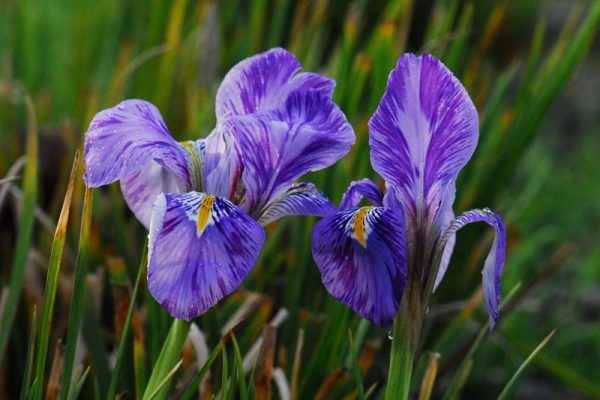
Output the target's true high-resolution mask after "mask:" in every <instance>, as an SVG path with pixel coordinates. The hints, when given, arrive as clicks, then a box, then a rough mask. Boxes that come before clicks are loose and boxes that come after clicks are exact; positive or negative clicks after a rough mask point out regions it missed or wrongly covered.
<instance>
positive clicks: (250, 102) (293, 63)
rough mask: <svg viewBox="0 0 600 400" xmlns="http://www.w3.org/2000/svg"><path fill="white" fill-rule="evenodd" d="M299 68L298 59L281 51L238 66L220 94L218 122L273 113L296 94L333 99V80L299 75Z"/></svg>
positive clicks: (270, 51)
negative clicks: (316, 94) (318, 94)
mask: <svg viewBox="0 0 600 400" xmlns="http://www.w3.org/2000/svg"><path fill="white" fill-rule="evenodd" d="M300 69H301V66H300V62H298V60H297V59H296V57H294V55H293V54H292V53H290V52H288V51H287V50H284V49H281V48H274V49H271V50H268V51H266V52H264V53H261V54H257V55H255V56H252V57H249V58H246V59H245V60H243V61H241V62H240V63H238V64H236V65H235V66H234V67H233V68H231V70H230V71H229V72H228V73H227V75H225V78H224V79H223V82H222V83H221V86H220V87H219V90H218V91H217V100H216V114H217V119H218V120H220V121H223V120H225V119H226V118H228V117H231V116H239V115H248V114H255V113H259V112H265V111H270V110H274V109H276V108H279V107H280V105H281V104H283V103H284V102H285V100H286V99H287V97H288V96H289V95H290V94H291V93H292V92H296V91H297V92H301V93H304V92H306V91H308V90H317V91H319V92H322V93H323V94H325V95H327V96H328V97H329V98H331V94H332V92H333V87H334V86H335V83H334V82H333V81H332V80H331V79H329V78H326V77H324V76H321V75H318V74H314V73H299V74H296V73H297V72H298V71H299V70H300Z"/></svg>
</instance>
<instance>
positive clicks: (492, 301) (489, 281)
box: [441, 208, 506, 327]
mask: <svg viewBox="0 0 600 400" xmlns="http://www.w3.org/2000/svg"><path fill="white" fill-rule="evenodd" d="M473 222H485V223H486V224H488V225H490V226H491V227H493V228H494V229H495V236H494V243H493V244H492V247H491V249H490V252H489V254H488V256H487V258H486V259H485V263H484V266H483V271H482V275H483V295H484V297H485V301H486V303H487V308H488V312H489V314H490V325H491V326H492V327H493V326H494V325H495V323H496V321H497V320H498V311H499V307H500V300H501V297H502V293H501V290H500V275H501V274H502V269H503V268H504V257H505V253H506V229H505V227H504V221H502V218H501V217H500V216H499V215H498V214H496V213H494V212H493V211H490V210H489V209H485V208H484V209H483V210H479V209H475V210H471V211H467V212H465V213H463V214H462V215H461V216H459V217H458V218H456V219H455V220H454V221H452V223H450V226H449V227H448V229H447V230H446V232H445V233H444V237H443V239H442V242H441V243H442V245H444V244H445V243H447V242H448V241H450V240H452V239H451V238H452V237H454V235H455V234H456V232H458V230H460V229H461V228H462V227H464V226H465V225H468V224H471V223H473ZM442 250H445V249H442Z"/></svg>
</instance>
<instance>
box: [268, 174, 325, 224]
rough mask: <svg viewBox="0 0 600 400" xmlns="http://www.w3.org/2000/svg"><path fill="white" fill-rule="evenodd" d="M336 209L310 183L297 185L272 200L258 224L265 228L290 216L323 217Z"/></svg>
mask: <svg viewBox="0 0 600 400" xmlns="http://www.w3.org/2000/svg"><path fill="white" fill-rule="evenodd" d="M336 211H337V208H336V207H335V206H334V205H333V204H331V202H330V201H329V199H328V198H327V197H325V195H324V194H323V193H322V192H321V191H320V190H319V189H317V187H316V186H315V185H313V184H312V183H297V184H295V185H292V186H290V187H289V189H288V190H286V191H285V192H284V193H283V194H282V195H281V196H279V197H278V198H276V199H275V200H273V201H272V202H271V203H270V204H269V205H268V206H267V207H266V208H265V209H264V210H263V211H262V213H261V214H260V217H259V218H258V222H259V223H260V224H261V225H262V226H266V225H268V224H270V223H271V222H274V221H276V220H278V219H279V218H282V217H286V216H290V215H317V216H319V217H324V216H326V215H329V214H332V213H335V212H336Z"/></svg>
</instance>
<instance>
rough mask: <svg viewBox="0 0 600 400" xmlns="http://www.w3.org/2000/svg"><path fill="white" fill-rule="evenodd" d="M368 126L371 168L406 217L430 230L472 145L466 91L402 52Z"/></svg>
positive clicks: (439, 68) (473, 125) (435, 66)
mask: <svg viewBox="0 0 600 400" xmlns="http://www.w3.org/2000/svg"><path fill="white" fill-rule="evenodd" d="M369 128H370V137H369V143H370V146H371V163H372V164H373V168H374V169H375V170H376V171H377V172H378V173H379V174H380V175H381V176H382V177H383V178H384V179H385V180H386V182H387V183H388V185H390V186H394V187H395V188H396V194H397V196H399V199H398V201H399V202H400V203H402V204H404V208H405V210H406V214H407V215H406V217H407V219H410V220H411V221H412V222H411V223H422V224H427V226H428V227H430V226H431V225H432V224H434V223H435V220H436V217H437V212H438V210H439V207H440V203H441V202H442V198H443V196H444V193H445V192H446V187H447V186H448V185H449V184H451V183H453V182H454V181H455V180H456V177H457V175H458V173H459V171H460V170H461V169H462V168H463V166H464V165H465V164H466V163H467V162H468V160H469V159H470V158H471V155H472V154H473V151H474V150H475V147H476V145H477V140H478V134H479V121H478V116H477V110H476V109H475V106H474V105H473V102H472V101H471V99H470V98H469V95H468V93H467V91H466V90H465V88H464V87H463V86H462V85H461V83H460V82H459V81H458V79H457V78H456V77H455V76H454V75H453V74H452V72H450V71H449V70H448V69H447V68H446V67H445V66H444V65H443V64H442V63H441V62H440V61H439V60H437V59H436V58H435V57H433V56H431V55H423V56H421V57H417V56H415V55H414V54H405V55H403V56H402V57H400V59H399V60H398V65H397V66H396V68H395V69H394V70H393V71H392V72H391V73H390V76H389V79H388V84H387V89H386V91H385V93H384V95H383V97H382V99H381V102H380V104H379V106H378V108H377V110H376V112H375V114H374V115H373V117H372V118H371V120H370V121H369Z"/></svg>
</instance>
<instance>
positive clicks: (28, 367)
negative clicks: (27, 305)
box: [19, 306, 39, 400]
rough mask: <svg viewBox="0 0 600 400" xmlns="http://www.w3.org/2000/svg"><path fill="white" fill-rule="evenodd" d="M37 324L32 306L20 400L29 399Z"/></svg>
mask: <svg viewBox="0 0 600 400" xmlns="http://www.w3.org/2000/svg"><path fill="white" fill-rule="evenodd" d="M38 323H39V321H38V316H37V308H36V307H35V306H33V316H32V317H31V333H30V334H29V345H28V346H27V359H26V360H25V373H24V374H23V382H22V383H21V396H20V397H19V399H20V400H25V399H27V398H29V389H30V386H29V382H30V381H31V374H32V372H33V358H34V355H35V342H36V339H37V331H38Z"/></svg>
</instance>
